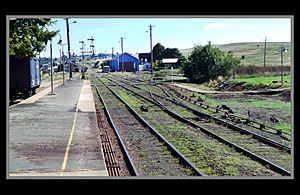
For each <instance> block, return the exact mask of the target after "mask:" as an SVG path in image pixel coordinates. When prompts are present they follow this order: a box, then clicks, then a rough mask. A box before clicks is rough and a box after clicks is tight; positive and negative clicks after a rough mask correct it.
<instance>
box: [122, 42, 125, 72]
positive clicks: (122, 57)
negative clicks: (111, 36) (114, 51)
mask: <svg viewBox="0 0 300 195" xmlns="http://www.w3.org/2000/svg"><path fill="white" fill-rule="evenodd" d="M123 39H125V37H121V51H122V73H123V72H124V55H123Z"/></svg>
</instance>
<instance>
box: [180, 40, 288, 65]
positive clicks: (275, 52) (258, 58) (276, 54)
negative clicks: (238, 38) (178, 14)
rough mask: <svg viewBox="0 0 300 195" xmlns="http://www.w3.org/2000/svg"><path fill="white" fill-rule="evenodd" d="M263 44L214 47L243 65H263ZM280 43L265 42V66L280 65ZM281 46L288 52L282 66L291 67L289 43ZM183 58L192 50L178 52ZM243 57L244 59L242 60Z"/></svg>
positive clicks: (233, 44)
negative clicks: (230, 54) (230, 53)
mask: <svg viewBox="0 0 300 195" xmlns="http://www.w3.org/2000/svg"><path fill="white" fill-rule="evenodd" d="M264 44H265V43H264V42H245V43H229V44H223V45H215V46H217V47H219V48H220V49H221V50H223V51H226V52H229V51H230V52H232V54H233V55H234V56H235V57H237V58H238V59H239V60H240V61H241V64H243V65H259V66H263V64H264ZM281 44H282V43H281V42H267V52H266V53H267V55H266V56H267V57H266V66H274V65H281V56H280V46H281ZM283 45H284V46H285V48H286V49H287V50H288V51H287V52H286V53H284V54H283V55H284V56H283V59H284V61H283V65H285V66H290V65H291V43H290V42H284V43H283ZM179 51H180V52H181V53H182V54H183V55H184V56H185V57H187V56H188V55H189V54H190V53H191V51H192V48H188V49H181V50H179ZM242 56H244V59H242Z"/></svg>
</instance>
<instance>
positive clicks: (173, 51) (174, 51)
mask: <svg viewBox="0 0 300 195" xmlns="http://www.w3.org/2000/svg"><path fill="white" fill-rule="evenodd" d="M162 56H163V58H178V62H177V63H176V64H175V67H174V68H178V67H181V66H183V65H184V63H185V62H186V58H185V57H184V56H183V55H182V53H180V51H179V50H178V48H166V49H165V50H164V51H163V52H162Z"/></svg>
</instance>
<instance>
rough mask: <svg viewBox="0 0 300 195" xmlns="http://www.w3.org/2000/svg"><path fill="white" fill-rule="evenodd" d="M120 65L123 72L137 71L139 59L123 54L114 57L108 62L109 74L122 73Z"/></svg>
mask: <svg viewBox="0 0 300 195" xmlns="http://www.w3.org/2000/svg"><path fill="white" fill-rule="evenodd" d="M122 62H123V63H122ZM122 64H123V66H124V67H123V71H125V72H136V71H139V59H138V58H136V57H134V56H132V55H130V54H128V53H126V52H125V53H123V55H122V54H118V55H116V56H115V57H114V58H113V59H112V60H111V61H109V68H110V72H116V71H122Z"/></svg>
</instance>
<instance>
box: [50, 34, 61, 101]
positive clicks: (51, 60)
mask: <svg viewBox="0 0 300 195" xmlns="http://www.w3.org/2000/svg"><path fill="white" fill-rule="evenodd" d="M58 35H59V36H60V39H59V41H58V43H57V44H58V45H60V44H61V42H62V40H61V35H60V34H59V33H58ZM50 62H51V66H50V67H51V92H50V93H49V95H56V94H55V93H54V91H53V59H52V38H51V39H50Z"/></svg>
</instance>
